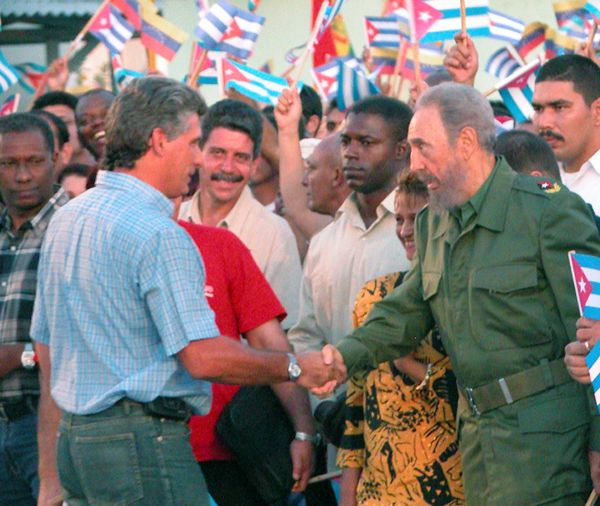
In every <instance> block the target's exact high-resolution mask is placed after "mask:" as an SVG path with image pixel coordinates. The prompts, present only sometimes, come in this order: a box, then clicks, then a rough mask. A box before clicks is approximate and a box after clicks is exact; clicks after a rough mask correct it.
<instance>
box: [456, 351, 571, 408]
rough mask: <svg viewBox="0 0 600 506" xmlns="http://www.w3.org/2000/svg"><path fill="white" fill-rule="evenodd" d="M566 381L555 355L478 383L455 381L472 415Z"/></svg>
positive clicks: (565, 373) (564, 371) (565, 371)
mask: <svg viewBox="0 0 600 506" xmlns="http://www.w3.org/2000/svg"><path fill="white" fill-rule="evenodd" d="M568 381H571V377H570V376H569V373H568V372H567V368H566V367H565V363H564V360H563V359H562V358H559V359H557V360H553V361H552V362H549V361H547V360H543V361H542V362H541V363H540V364H539V365H536V366H535V367H531V368H530V369H526V370H525V371H521V372H518V373H515V374H512V375H510V376H507V377H506V378H500V379H497V380H494V381H492V382H491V383H487V384H486V385H482V386H479V387H475V388H469V387H463V386H461V385H459V392H460V393H461V394H462V396H463V398H464V399H465V400H466V401H467V403H468V405H469V407H470V408H471V412H472V413H473V415H480V414H481V413H485V412H486V411H491V410H492V409H496V408H500V407H502V406H506V405H508V404H512V403H513V402H516V401H518V400H521V399H524V398H525V397H529V396H530V395H534V394H537V393H539V392H543V391H544V390H548V389H549V388H552V387H555V386H558V385H562V384H563V383H567V382H568Z"/></svg>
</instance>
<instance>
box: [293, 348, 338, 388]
mask: <svg viewBox="0 0 600 506" xmlns="http://www.w3.org/2000/svg"><path fill="white" fill-rule="evenodd" d="M297 358H298V364H299V365H300V368H301V369H302V374H301V375H300V377H299V378H298V384H299V385H301V386H303V387H304V388H307V389H309V390H310V391H311V392H312V393H313V394H314V395H317V396H319V397H327V396H329V395H330V394H331V393H333V391H334V390H335V389H336V388H337V387H338V386H339V385H341V384H342V383H344V382H345V381H346V378H347V376H348V371H347V370H346V365H345V364H344V359H343V357H342V354H341V353H340V352H339V351H338V350H337V348H336V347H335V346H332V345H330V344H327V345H325V346H324V347H323V349H322V350H321V351H309V352H306V353H300V354H299V355H297Z"/></svg>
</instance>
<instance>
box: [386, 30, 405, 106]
mask: <svg viewBox="0 0 600 506" xmlns="http://www.w3.org/2000/svg"><path fill="white" fill-rule="evenodd" d="M407 51H408V41H407V40H406V39H402V42H401V43H400V47H399V48H398V54H397V55H396V65H394V73H393V74H392V78H391V79H390V87H391V92H392V96H394V95H395V94H396V93H397V91H396V90H397V87H398V76H399V75H400V70H402V68H403V67H404V64H405V63H406V53H407Z"/></svg>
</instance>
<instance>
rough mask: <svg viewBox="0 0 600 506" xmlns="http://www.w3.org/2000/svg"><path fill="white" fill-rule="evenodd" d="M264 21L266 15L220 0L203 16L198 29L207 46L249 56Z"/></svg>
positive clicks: (246, 57)
mask: <svg viewBox="0 0 600 506" xmlns="http://www.w3.org/2000/svg"><path fill="white" fill-rule="evenodd" d="M264 22H265V17H264V16H258V15H256V14H251V13H249V12H246V11H243V10H242V9H238V8H237V7H235V6H233V5H231V4H230V3H228V2H227V1H226V0H217V2H216V3H214V4H213V5H212V6H211V8H210V10H209V11H208V12H207V13H206V15H205V16H203V17H202V18H201V19H200V21H199V22H198V26H196V29H195V31H194V33H195V34H196V36H197V37H198V38H199V39H200V42H201V44H202V46H203V47H204V48H206V49H209V50H211V51H222V52H225V53H227V54H230V55H232V56H235V57H236V58H240V59H241V60H247V59H248V58H249V57H250V55H251V54H252V51H253V49H254V44H255V42H256V39H257V38H258V34H259V33H260V31H261V29H262V26H263V24H264Z"/></svg>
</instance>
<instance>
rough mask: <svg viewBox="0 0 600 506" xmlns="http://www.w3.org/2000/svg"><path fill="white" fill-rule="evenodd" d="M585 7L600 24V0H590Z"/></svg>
mask: <svg viewBox="0 0 600 506" xmlns="http://www.w3.org/2000/svg"><path fill="white" fill-rule="evenodd" d="M584 9H585V10H586V11H587V12H589V13H590V14H591V15H592V16H594V19H595V20H596V23H598V24H600V0H588V1H587V2H586V4H585V6H584Z"/></svg>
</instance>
